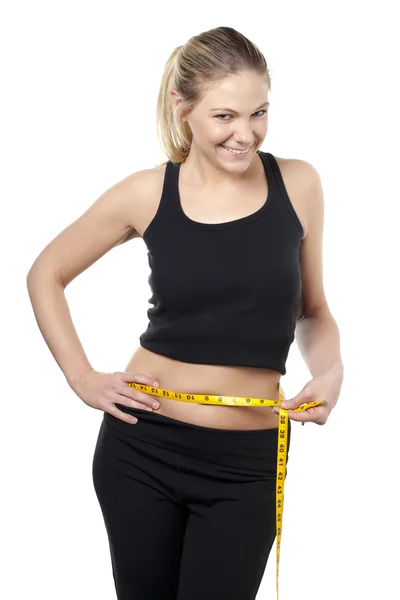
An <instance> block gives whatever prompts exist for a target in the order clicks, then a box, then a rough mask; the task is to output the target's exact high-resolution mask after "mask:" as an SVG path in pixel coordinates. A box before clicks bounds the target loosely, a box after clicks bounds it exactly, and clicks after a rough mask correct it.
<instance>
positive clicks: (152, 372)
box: [125, 346, 281, 408]
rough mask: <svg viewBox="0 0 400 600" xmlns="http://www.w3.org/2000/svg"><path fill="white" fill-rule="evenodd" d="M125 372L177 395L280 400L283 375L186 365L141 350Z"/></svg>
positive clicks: (256, 370) (203, 365) (226, 366)
mask: <svg viewBox="0 0 400 600" xmlns="http://www.w3.org/2000/svg"><path fill="white" fill-rule="evenodd" d="M125 371H129V372H134V373H142V374H144V375H147V376H149V377H151V378H152V379H156V380H157V381H158V382H159V383H160V386H159V387H160V388H163V389H166V390H170V391H175V392H182V393H186V394H189V393H192V394H214V395H221V396H243V397H253V398H267V399H270V400H278V399H279V385H280V379H281V373H280V372H279V371H274V370H271V369H261V368H256V367H240V366H230V365H207V364H194V363H187V362H182V361H179V360H175V359H171V358H169V357H167V356H163V355H161V354H156V353H154V352H151V351H149V350H147V349H146V348H143V347H142V346H139V347H138V348H137V350H136V351H135V352H134V354H133V355H132V358H131V359H130V361H129V362H128V364H127V366H126V368H125ZM249 408H250V407H249Z"/></svg>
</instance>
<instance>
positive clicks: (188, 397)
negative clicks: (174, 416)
mask: <svg viewBox="0 0 400 600" xmlns="http://www.w3.org/2000/svg"><path fill="white" fill-rule="evenodd" d="M128 385H129V387H133V388H136V389H137V390H139V391H140V392H143V393H144V394H150V395H151V396H161V397H163V398H168V399H169V400H178V401H179V402H194V403H196V404H227V405H230V406H279V424H278V455H277V456H278V459H277V465H276V471H277V474H276V475H277V476H276V597H277V599H278V600H279V587H278V579H279V556H280V549H281V536H282V517H283V500H284V487H285V476H286V460H287V441H288V424H289V417H288V411H287V410H286V409H284V408H282V407H281V406H280V403H281V402H282V401H284V400H286V397H285V394H284V392H283V389H282V386H281V384H279V400H266V399H265V398H241V397H237V396H213V395H209V394H207V395H205V394H185V393H181V392H172V391H170V390H164V389H162V388H159V387H158V388H156V387H151V386H147V385H143V384H142V383H136V382H133V381H132V382H129V383H128ZM322 403H323V400H321V401H317V402H305V403H304V404H301V406H299V407H297V408H295V409H294V412H303V411H305V410H307V408H311V407H312V406H318V405H320V404H322Z"/></svg>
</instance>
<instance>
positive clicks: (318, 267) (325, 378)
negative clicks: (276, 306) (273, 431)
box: [273, 161, 344, 425]
mask: <svg viewBox="0 0 400 600" xmlns="http://www.w3.org/2000/svg"><path fill="white" fill-rule="evenodd" d="M295 166H296V173H297V174H298V175H297V182H296V184H297V185H296V189H297V192H298V194H299V200H298V202H299V204H298V206H303V207H304V213H305V214H306V222H307V233H306V236H305V237H304V239H303V241H302V244H301V250H300V264H301V278H302V297H301V303H300V306H301V310H300V312H301V318H300V320H298V321H297V323H296V330H295V336H296V342H297V344H298V347H299V350H300V353H301V355H302V357H303V359H304V361H305V363H306V364H307V366H308V368H309V371H310V373H311V375H312V377H313V379H311V380H310V381H308V382H307V383H306V385H305V386H304V388H303V389H302V390H301V391H300V392H299V393H298V394H297V395H296V396H294V397H293V398H291V399H289V400H285V401H284V402H282V403H281V404H280V406H281V407H282V408H286V409H288V416H289V418H291V419H293V420H294V421H303V422H308V421H313V422H314V423H317V424H319V425H323V424H324V423H326V421H327V419H328V416H329V414H330V412H331V410H332V409H333V407H334V406H335V404H336V403H337V401H338V398H339V394H340V390H341V386H342V382H343V377H344V367H343V362H342V359H341V355H340V334H339V329H338V326H337V324H336V321H335V319H334V318H333V316H332V314H331V312H330V310H329V306H328V303H327V300H326V297H325V292H324V287H323V273H322V246H323V227H324V198H323V190H322V185H321V180H320V177H319V174H318V172H317V171H316V169H315V168H314V167H313V166H312V165H310V163H308V162H306V161H296V165H295ZM315 401H320V402H322V404H321V405H320V406H316V407H312V408H308V409H307V410H306V411H304V412H294V409H295V408H297V407H299V406H300V405H301V404H304V403H306V402H315ZM273 410H274V412H279V408H278V407H277V408H274V409H273Z"/></svg>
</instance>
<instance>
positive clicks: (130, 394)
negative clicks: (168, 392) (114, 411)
mask: <svg viewBox="0 0 400 600" xmlns="http://www.w3.org/2000/svg"><path fill="white" fill-rule="evenodd" d="M118 393H119V394H120V396H122V397H123V398H127V399H128V400H129V401H130V402H129V403H128V404H127V406H136V403H139V404H145V405H146V406H149V407H151V408H158V407H159V405H160V402H159V400H158V398H157V396H153V395H152V394H145V393H144V392H139V390H136V389H135V388H131V387H129V386H127V387H123V388H121V389H119V390H118ZM132 402H135V404H134V405H132ZM155 402H156V403H157V405H156V406H154V403H155Z"/></svg>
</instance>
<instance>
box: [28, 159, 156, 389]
mask: <svg viewBox="0 0 400 600" xmlns="http://www.w3.org/2000/svg"><path fill="white" fill-rule="evenodd" d="M148 179H149V170H148V169H147V170H145V171H138V172H136V173H133V174H131V175H129V176H128V177H126V178H125V179H123V180H122V181H120V182H118V183H116V184H115V185H113V186H112V187H111V188H109V189H108V190H106V191H105V192H104V193H103V194H102V195H101V196H100V197H99V198H98V199H97V200H96V201H95V202H94V203H93V204H92V205H91V206H90V207H89V208H88V209H87V210H86V212H85V213H83V214H82V216H80V217H79V218H78V219H77V220H76V221H74V222H73V223H71V224H70V225H69V226H68V227H66V229H64V230H63V231H62V232H61V233H59V234H58V235H57V237H56V238H54V239H53V240H52V241H51V242H50V243H49V244H48V245H47V246H46V247H45V248H44V249H43V250H42V252H41V253H40V254H39V256H38V257H37V258H36V260H35V261H34V263H33V265H32V266H31V268H30V270H29V272H28V275H27V287H28V292H29V297H30V300H31V303H32V307H33V311H34V315H35V318H36V321H37V324H38V327H39V329H40V332H41V334H42V335H43V337H44V339H45V342H46V344H47V346H48V347H49V349H50V352H51V353H52V355H53V357H54V359H55V360H56V362H57V364H58V365H59V367H60V369H61V370H62V371H63V373H64V375H65V377H66V380H67V381H68V383H69V385H70V386H71V387H73V386H74V385H75V383H76V382H78V381H79V379H80V376H81V375H82V374H83V373H84V372H86V371H88V370H89V369H92V365H91V364H90V361H89V359H88V358H87V356H86V354H85V351H84V349H83V347H82V344H81V342H80V340H79V337H78V334H77V332H76V329H75V327H74V324H73V322H72V318H71V314H70V310H69V307H68V304H67V300H66V297H65V293H64V290H65V288H66V286H67V285H68V284H69V283H70V282H71V281H72V280H73V279H74V278H75V277H77V275H79V274H80V273H82V272H83V271H84V270H85V269H87V268H88V267H89V266H91V265H92V264H93V263H94V262H96V261H97V260H98V259H99V258H100V257H101V256H103V255H104V254H105V253H106V252H108V251H109V250H110V249H111V248H114V247H115V246H117V245H118V244H119V243H121V242H123V241H126V239H130V238H131V237H134V236H135V234H136V231H135V229H134V227H133V224H132V223H133V221H134V220H135V210H138V206H139V199H138V198H135V196H138V190H140V189H141V186H142V188H143V185H146V181H147V180H148ZM130 232H131V234H130Z"/></svg>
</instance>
